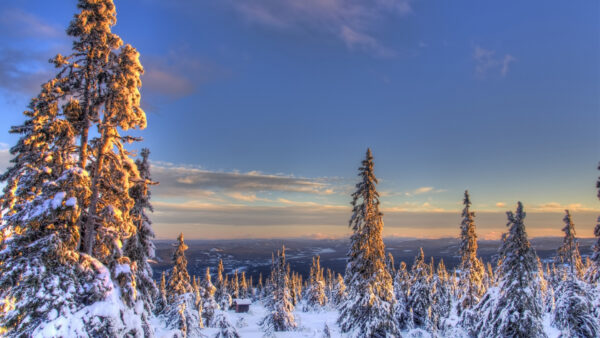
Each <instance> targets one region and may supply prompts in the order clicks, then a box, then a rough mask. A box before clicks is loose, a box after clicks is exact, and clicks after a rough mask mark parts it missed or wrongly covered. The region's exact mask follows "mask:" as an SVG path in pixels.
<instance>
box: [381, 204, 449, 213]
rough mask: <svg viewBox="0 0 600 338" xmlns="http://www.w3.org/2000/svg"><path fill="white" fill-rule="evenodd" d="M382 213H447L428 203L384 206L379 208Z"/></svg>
mask: <svg viewBox="0 0 600 338" xmlns="http://www.w3.org/2000/svg"><path fill="white" fill-rule="evenodd" d="M381 211H382V212H383V213H404V212H435V213H438V212H448V211H447V210H445V209H443V208H439V207H436V206H434V205H432V204H431V203H429V202H424V203H414V202H404V203H402V204H398V205H393V206H387V205H384V206H382V208H381Z"/></svg>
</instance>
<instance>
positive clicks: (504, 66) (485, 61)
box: [473, 46, 517, 78]
mask: <svg viewBox="0 0 600 338" xmlns="http://www.w3.org/2000/svg"><path fill="white" fill-rule="evenodd" d="M473 60H475V74H476V75H477V76H478V77H480V78H485V77H486V76H487V75H488V74H489V73H499V74H500V76H502V77H504V76H506V74H508V71H509V68H510V64H511V63H513V62H515V61H516V60H517V59H516V58H515V57H514V56H512V55H511V54H504V56H497V55H496V51H494V50H491V49H485V48H483V47H481V46H475V47H474V48H473Z"/></svg>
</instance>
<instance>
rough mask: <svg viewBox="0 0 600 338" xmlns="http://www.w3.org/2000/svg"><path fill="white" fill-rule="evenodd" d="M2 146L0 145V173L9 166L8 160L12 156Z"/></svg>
mask: <svg viewBox="0 0 600 338" xmlns="http://www.w3.org/2000/svg"><path fill="white" fill-rule="evenodd" d="M3 145H4V144H1V145H0V173H3V172H4V170H6V168H8V165H9V164H10V159H11V158H12V156H11V155H10V152H9V151H8V149H7V148H6V147H3Z"/></svg>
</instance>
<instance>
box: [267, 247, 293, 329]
mask: <svg viewBox="0 0 600 338" xmlns="http://www.w3.org/2000/svg"><path fill="white" fill-rule="evenodd" d="M270 284H271V293H270V295H268V296H267V297H268V298H267V299H268V301H267V302H265V305H266V307H267V310H268V311H269V313H268V314H267V315H266V317H265V318H263V320H262V322H261V326H262V327H263V329H264V330H265V331H266V332H267V333H269V332H273V331H291V330H294V329H295V328H296V326H297V325H296V320H295V319H294V314H293V313H292V311H293V310H294V306H293V304H292V299H291V294H290V289H289V275H288V270H287V266H286V264H285V247H282V248H281V251H278V252H277V259H276V260H273V265H272V269H271V278H270Z"/></svg>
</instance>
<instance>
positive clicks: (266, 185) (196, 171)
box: [152, 162, 333, 201]
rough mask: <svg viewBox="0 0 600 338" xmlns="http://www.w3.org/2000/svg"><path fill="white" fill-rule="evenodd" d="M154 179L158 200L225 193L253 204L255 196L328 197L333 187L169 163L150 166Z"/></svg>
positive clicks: (313, 181)
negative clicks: (259, 193)
mask: <svg viewBox="0 0 600 338" xmlns="http://www.w3.org/2000/svg"><path fill="white" fill-rule="evenodd" d="M152 173H153V178H154V179H155V180H156V181H158V182H160V184H159V185H158V186H157V187H156V188H155V190H156V194H157V195H158V196H164V197H181V196H192V197H193V196H196V194H197V192H198V191H206V190H210V191H213V190H219V191H225V192H226V193H227V194H228V195H227V196H229V197H231V198H234V199H238V200H243V201H253V200H254V201H256V200H259V199H258V198H257V197H256V193H258V192H270V191H277V192H294V193H307V194H317V195H330V194H332V193H333V189H332V187H331V186H330V185H329V184H327V183H326V182H324V179H310V178H301V177H294V176H289V175H288V176H286V175H270V174H263V173H260V172H256V171H253V172H248V173H240V172H220V171H209V170H204V169H200V168H195V167H189V166H177V165H173V164H170V163H162V162H159V163H153V164H152Z"/></svg>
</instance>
